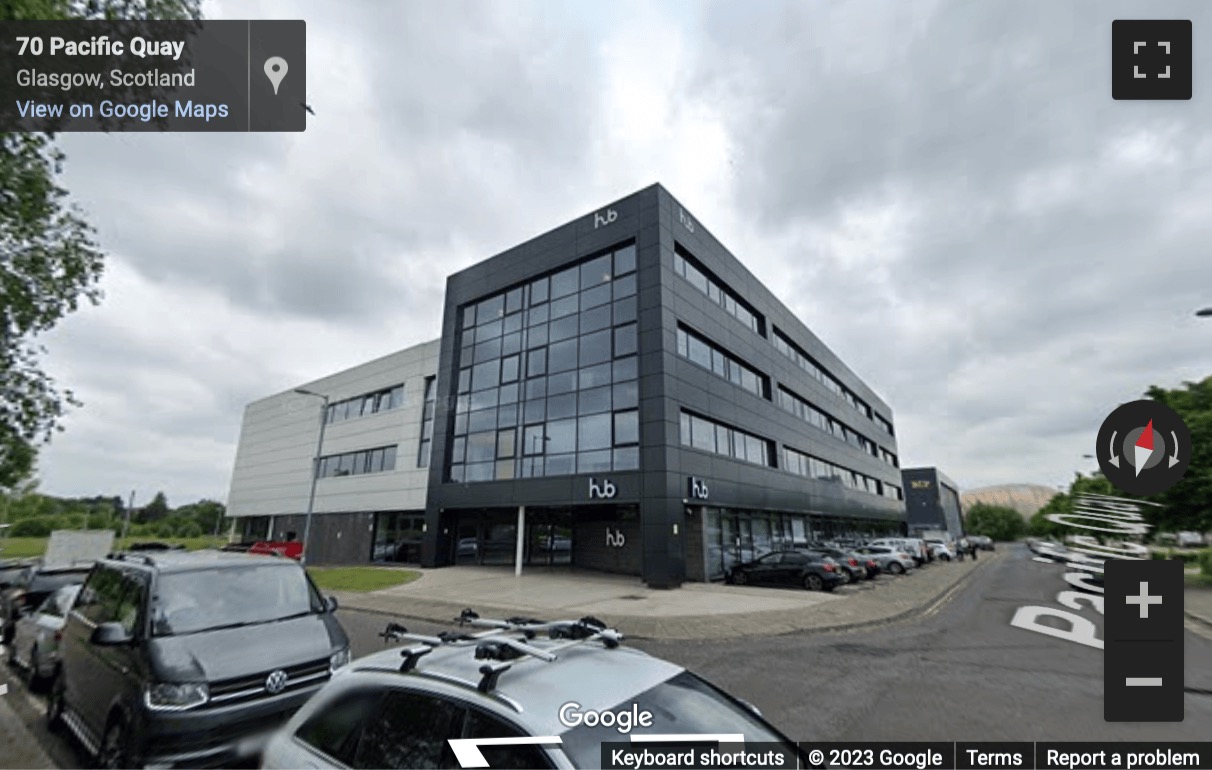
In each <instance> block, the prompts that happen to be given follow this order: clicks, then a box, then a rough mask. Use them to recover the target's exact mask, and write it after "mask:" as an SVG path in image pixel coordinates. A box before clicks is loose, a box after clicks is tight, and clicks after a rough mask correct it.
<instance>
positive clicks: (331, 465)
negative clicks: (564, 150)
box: [315, 446, 396, 478]
mask: <svg viewBox="0 0 1212 770" xmlns="http://www.w3.org/2000/svg"><path fill="white" fill-rule="evenodd" d="M395 468H396V447H395V446H386V447H375V448H372V449H361V450H358V451H356V452H344V453H342V454H333V455H327V456H325V457H321V458H320V459H319V461H318V462H317V463H316V464H315V473H316V478H326V477H334V476H361V475H363V474H366V473H380V472H382V471H393V470H395Z"/></svg>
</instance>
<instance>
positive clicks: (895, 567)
mask: <svg viewBox="0 0 1212 770" xmlns="http://www.w3.org/2000/svg"><path fill="white" fill-rule="evenodd" d="M888 571H889V572H891V573H892V574H893V575H904V574H905V565H904V564H901V563H900V562H899V561H894V562H892V563H891V564H889V565H888Z"/></svg>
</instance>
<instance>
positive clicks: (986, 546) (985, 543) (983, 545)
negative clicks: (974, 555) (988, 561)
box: [968, 535, 993, 551]
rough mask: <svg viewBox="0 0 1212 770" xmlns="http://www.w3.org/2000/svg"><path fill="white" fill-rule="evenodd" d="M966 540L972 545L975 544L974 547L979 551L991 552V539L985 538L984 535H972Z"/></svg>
mask: <svg viewBox="0 0 1212 770" xmlns="http://www.w3.org/2000/svg"><path fill="white" fill-rule="evenodd" d="M968 539H969V540H970V541H972V542H973V543H975V544H976V547H977V548H979V549H981V550H982V551H992V550H993V538H991V537H986V536H985V535H974V536H972V537H969V538H968Z"/></svg>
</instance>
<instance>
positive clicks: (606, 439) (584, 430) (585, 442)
mask: <svg viewBox="0 0 1212 770" xmlns="http://www.w3.org/2000/svg"><path fill="white" fill-rule="evenodd" d="M611 423H612V418H611V415H609V414H595V415H590V416H588V417H582V418H580V424H579V426H578V433H577V449H578V450H579V451H585V450H588V449H609V448H610V446H611V445H612V443H613V439H612V435H611ZM607 457H608V458H609V455H607Z"/></svg>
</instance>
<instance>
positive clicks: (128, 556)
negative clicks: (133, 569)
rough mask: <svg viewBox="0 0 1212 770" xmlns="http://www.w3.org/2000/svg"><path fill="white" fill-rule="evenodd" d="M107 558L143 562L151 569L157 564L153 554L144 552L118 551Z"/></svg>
mask: <svg viewBox="0 0 1212 770" xmlns="http://www.w3.org/2000/svg"><path fill="white" fill-rule="evenodd" d="M107 558H110V559H115V560H117V561H141V562H143V563H144V564H146V565H148V566H149V567H150V566H154V565H155V563H156V562H155V560H154V559H153V558H152V557H151V554H149V553H144V552H142V551H117V552H115V553H111V554H110V555H109V556H108V557H107Z"/></svg>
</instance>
